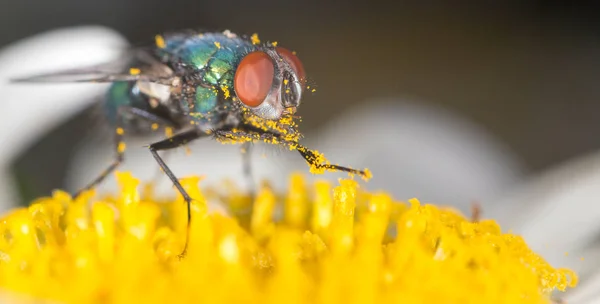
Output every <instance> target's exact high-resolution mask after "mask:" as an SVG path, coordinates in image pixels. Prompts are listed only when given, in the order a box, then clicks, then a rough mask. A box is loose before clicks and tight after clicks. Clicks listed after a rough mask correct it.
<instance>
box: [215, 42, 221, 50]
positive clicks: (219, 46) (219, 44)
mask: <svg viewBox="0 0 600 304" xmlns="http://www.w3.org/2000/svg"><path fill="white" fill-rule="evenodd" d="M215 46H216V47H217V48H218V49H220V48H221V43H220V42H218V41H215Z"/></svg>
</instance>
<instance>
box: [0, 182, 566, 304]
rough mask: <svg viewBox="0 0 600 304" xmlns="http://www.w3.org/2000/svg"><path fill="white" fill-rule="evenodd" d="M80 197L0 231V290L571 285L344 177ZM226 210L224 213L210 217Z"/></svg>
mask: <svg viewBox="0 0 600 304" xmlns="http://www.w3.org/2000/svg"><path fill="white" fill-rule="evenodd" d="M117 179H118V182H119V184H120V185H121V191H120V192H119V193H117V194H116V195H114V196H113V197H103V198H96V197H95V196H94V193H93V191H90V192H86V193H83V194H82V195H81V196H79V197H78V198H77V199H72V198H71V197H70V196H69V195H68V194H66V193H64V192H61V191H56V192H55V193H54V194H53V196H52V197H47V198H41V199H38V200H36V201H35V202H33V203H32V205H31V206H30V207H28V208H21V209H16V210H13V211H11V212H10V213H8V214H6V215H5V216H4V217H3V218H2V220H1V221H0V223H1V225H2V226H1V229H2V237H1V238H0V288H2V290H3V293H8V292H11V293H15V294H22V295H30V296H32V297H34V298H37V299H49V300H59V301H63V302H67V303H170V302H176V303H323V304H325V303H327V304H331V303H461V304H462V303H548V302H549V301H550V300H549V294H550V292H551V291H553V290H554V289H558V290H565V289H566V288H567V287H574V286H575V284H576V281H577V277H576V275H575V274H574V273H573V272H571V271H569V270H566V269H555V268H553V267H551V266H550V265H549V264H548V263H546V262H545V261H544V260H543V259H542V258H541V257H540V256H538V255H537V254H535V253H534V252H532V251H531V250H530V249H529V248H528V247H527V245H526V244H525V242H524V241H523V239H522V238H521V237H519V236H516V235H512V234H506V233H502V232H501V230H500V227H499V226H498V225H497V224H496V223H495V222H494V221H492V220H482V221H478V222H472V221H470V220H468V219H466V218H465V217H463V216H462V215H460V214H458V213H456V212H455V211H452V210H451V209H443V208H439V207H435V206H433V205H427V204H425V205H423V204H421V203H420V202H419V201H418V200H416V199H413V200H410V201H409V202H408V203H404V202H397V201H394V200H393V199H392V198H391V197H390V196H389V195H387V194H385V193H370V192H367V191H364V190H362V189H360V188H359V187H358V184H357V183H356V182H355V181H352V180H341V181H340V184H339V185H338V186H335V187H334V186H332V185H331V184H330V183H328V182H324V181H318V182H316V183H315V184H307V182H306V181H305V179H304V178H303V177H302V176H300V175H293V176H292V178H291V183H290V189H289V190H288V191H287V193H275V192H274V191H273V190H272V189H271V188H270V187H269V186H268V185H267V184H264V185H263V186H262V187H261V188H260V189H259V192H258V193H257V194H256V196H255V197H251V196H249V195H247V194H244V193H241V192H240V191H238V190H237V189H236V188H235V187H234V186H232V185H223V186H221V187H217V188H204V189H203V190H201V189H200V188H199V187H198V183H199V181H200V179H199V178H197V177H195V178H187V179H183V180H182V183H183V185H184V187H185V188H186V190H187V191H188V193H189V194H190V196H191V197H192V198H194V201H193V202H192V209H191V210H192V222H191V226H190V230H189V233H190V242H189V246H188V251H187V255H186V256H185V257H184V258H183V259H178V258H177V255H178V254H179V253H180V252H181V250H182V248H183V244H184V242H185V236H186V231H187V230H186V204H185V202H184V201H183V199H182V198H181V197H177V198H176V199H174V200H169V199H161V198H158V197H156V196H155V195H153V194H152V189H151V187H146V188H142V189H141V190H139V189H138V186H139V181H138V180H137V179H135V178H134V177H132V176H131V175H130V174H129V173H117ZM209 202H210V204H223V205H225V206H226V207H227V210H228V213H229V214H228V215H223V214H220V213H215V212H211V211H210V209H209V208H208V206H209V205H210V204H209Z"/></svg>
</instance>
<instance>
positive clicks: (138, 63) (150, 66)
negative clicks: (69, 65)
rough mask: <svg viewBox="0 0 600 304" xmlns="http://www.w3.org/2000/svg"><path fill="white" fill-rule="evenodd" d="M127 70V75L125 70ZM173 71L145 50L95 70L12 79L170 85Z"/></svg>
mask: <svg viewBox="0 0 600 304" xmlns="http://www.w3.org/2000/svg"><path fill="white" fill-rule="evenodd" d="M127 67H129V68H130V69H129V70H127V71H126V72H123V71H124V70H126V69H127ZM172 75H173V72H172V70H171V69H170V68H169V67H168V66H166V65H165V64H163V63H162V62H160V61H158V60H157V59H156V58H155V57H154V56H152V55H151V54H150V52H149V50H148V49H144V48H140V49H135V50H129V51H127V52H125V54H124V55H123V56H122V57H121V58H119V59H117V60H115V61H112V62H107V63H103V64H99V65H95V66H88V67H82V68H76V69H69V70H63V71H56V72H51V73H46V74H39V75H32V76H25V77H17V78H12V79H11V82H13V83H65V82H96V83H106V82H116V81H147V82H153V83H159V84H164V85H171V83H172Z"/></svg>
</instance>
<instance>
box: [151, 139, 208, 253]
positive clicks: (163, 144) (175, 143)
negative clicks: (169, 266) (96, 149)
mask: <svg viewBox="0 0 600 304" xmlns="http://www.w3.org/2000/svg"><path fill="white" fill-rule="evenodd" d="M204 136H207V134H206V133H204V132H202V131H200V130H196V129H194V130H190V131H186V132H183V133H180V134H177V135H175V136H173V137H171V138H167V139H165V140H162V141H159V142H155V143H153V144H151V145H150V146H149V147H148V149H150V153H152V156H153V157H154V159H155V160H156V162H157V163H158V165H159V166H160V168H161V169H162V170H163V172H165V174H166V175H167V176H168V177H169V179H170V180H171V182H173V185H174V186H175V188H177V191H179V193H180V194H181V196H182V197H183V199H184V200H185V202H186V204H187V232H186V235H185V245H184V246H183V250H182V251H181V254H179V258H183V257H184V256H185V254H186V252H187V247H188V242H189V237H190V224H191V221H192V212H191V208H192V205H191V204H192V198H191V197H190V196H189V194H188V193H187V192H186V191H185V189H183V186H182V185H181V183H180V182H179V180H178V179H177V177H176V176H175V174H173V171H171V169H170V168H169V167H168V166H167V164H166V163H165V162H164V160H163V159H162V158H161V157H160V155H158V151H163V150H170V149H174V148H177V147H180V146H183V145H185V144H187V143H189V142H191V141H193V140H195V139H198V138H201V137H204Z"/></svg>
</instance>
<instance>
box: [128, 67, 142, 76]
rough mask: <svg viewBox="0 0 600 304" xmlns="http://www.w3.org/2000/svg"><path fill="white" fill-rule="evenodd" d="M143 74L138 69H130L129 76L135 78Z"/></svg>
mask: <svg viewBox="0 0 600 304" xmlns="http://www.w3.org/2000/svg"><path fill="white" fill-rule="evenodd" d="M141 72H142V71H141V70H140V69H138V68H130V69H129V74H131V75H134V76H135V75H139V74H140V73H141Z"/></svg>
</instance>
